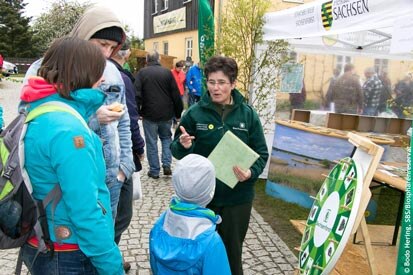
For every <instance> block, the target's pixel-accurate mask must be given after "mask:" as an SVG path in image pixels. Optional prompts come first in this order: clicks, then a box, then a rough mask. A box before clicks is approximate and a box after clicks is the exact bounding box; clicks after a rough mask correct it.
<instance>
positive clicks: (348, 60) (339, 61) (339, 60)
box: [336, 55, 352, 74]
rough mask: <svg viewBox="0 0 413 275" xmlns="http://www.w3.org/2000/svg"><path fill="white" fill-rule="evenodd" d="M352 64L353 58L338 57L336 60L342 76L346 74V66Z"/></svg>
mask: <svg viewBox="0 0 413 275" xmlns="http://www.w3.org/2000/svg"><path fill="white" fill-rule="evenodd" d="M351 62H352V59H351V56H345V55H338V56H337V58H336V68H338V69H339V70H340V74H342V73H343V72H344V66H345V65H346V64H350V63H351Z"/></svg>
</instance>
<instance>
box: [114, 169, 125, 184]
mask: <svg viewBox="0 0 413 275" xmlns="http://www.w3.org/2000/svg"><path fill="white" fill-rule="evenodd" d="M116 178H117V179H118V181H119V182H125V180H126V176H125V173H123V171H122V170H119V172H118V175H117V177H116Z"/></svg>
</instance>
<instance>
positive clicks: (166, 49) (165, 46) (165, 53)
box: [163, 42, 169, 55]
mask: <svg viewBox="0 0 413 275" xmlns="http://www.w3.org/2000/svg"><path fill="white" fill-rule="evenodd" d="M168 50H169V43H168V42H163V54H164V55H168Z"/></svg>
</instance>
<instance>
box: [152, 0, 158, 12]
mask: <svg viewBox="0 0 413 275" xmlns="http://www.w3.org/2000/svg"><path fill="white" fill-rule="evenodd" d="M155 13H158V0H152V14H155Z"/></svg>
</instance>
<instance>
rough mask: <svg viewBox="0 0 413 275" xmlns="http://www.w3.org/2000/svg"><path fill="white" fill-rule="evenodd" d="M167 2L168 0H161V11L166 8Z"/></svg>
mask: <svg viewBox="0 0 413 275" xmlns="http://www.w3.org/2000/svg"><path fill="white" fill-rule="evenodd" d="M168 4H169V1H168V0H162V11H165V10H167V9H168Z"/></svg>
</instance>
